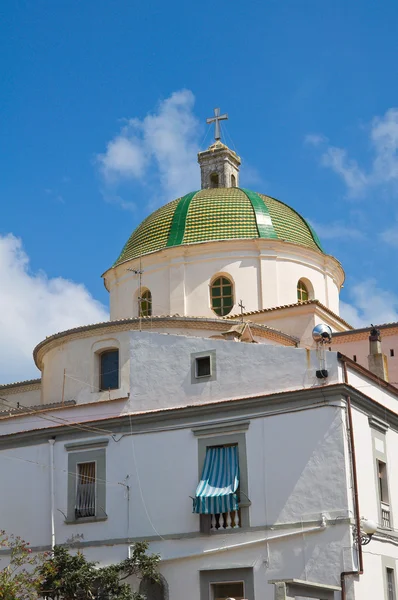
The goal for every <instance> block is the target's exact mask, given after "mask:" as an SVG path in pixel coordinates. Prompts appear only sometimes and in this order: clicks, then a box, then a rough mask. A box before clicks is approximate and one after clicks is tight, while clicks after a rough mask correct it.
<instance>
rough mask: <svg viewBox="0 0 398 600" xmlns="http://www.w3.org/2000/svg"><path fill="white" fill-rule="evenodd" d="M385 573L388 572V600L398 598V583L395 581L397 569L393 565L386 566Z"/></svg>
mask: <svg viewBox="0 0 398 600" xmlns="http://www.w3.org/2000/svg"><path fill="white" fill-rule="evenodd" d="M385 574H386V588H387V600H397V584H396V581H395V569H393V568H392V567H385ZM390 574H392V590H391V591H392V596H391V594H390V589H389V584H390V582H389V575H390Z"/></svg>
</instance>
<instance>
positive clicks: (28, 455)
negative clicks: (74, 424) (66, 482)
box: [0, 427, 66, 546]
mask: <svg viewBox="0 0 398 600" xmlns="http://www.w3.org/2000/svg"><path fill="white" fill-rule="evenodd" d="M1 429H3V427H2V428H1ZM3 432H4V431H2V433H3ZM49 461H50V453H49V444H47V443H44V444H40V445H36V446H25V447H20V448H15V449H14V448H10V449H7V450H2V451H1V452H0V481H1V492H0V522H1V529H5V530H6V531H7V532H8V533H13V534H15V535H20V536H21V537H22V538H23V539H25V540H26V541H29V542H31V544H32V545H35V546H42V545H47V544H48V543H49V542H50V541H51V526H50V494H49V489H50V471H49ZM64 475H65V476H66V473H64Z"/></svg>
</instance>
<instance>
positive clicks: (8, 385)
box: [0, 378, 41, 390]
mask: <svg viewBox="0 0 398 600" xmlns="http://www.w3.org/2000/svg"><path fill="white" fill-rule="evenodd" d="M39 383H41V379H40V378H39V379H25V380H24V381H14V382H13V383H1V384H0V390H4V389H6V388H14V387H20V386H21V387H22V386H24V385H34V384H39Z"/></svg>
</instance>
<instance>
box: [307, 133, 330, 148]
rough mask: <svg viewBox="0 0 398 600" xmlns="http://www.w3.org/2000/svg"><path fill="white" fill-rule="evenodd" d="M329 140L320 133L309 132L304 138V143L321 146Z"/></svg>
mask: <svg viewBox="0 0 398 600" xmlns="http://www.w3.org/2000/svg"><path fill="white" fill-rule="evenodd" d="M327 141H328V139H327V137H325V136H324V135H322V134H320V133H309V134H308V135H306V136H305V138H304V143H305V144H309V145H310V146H320V145H321V144H325V143H326V142H327Z"/></svg>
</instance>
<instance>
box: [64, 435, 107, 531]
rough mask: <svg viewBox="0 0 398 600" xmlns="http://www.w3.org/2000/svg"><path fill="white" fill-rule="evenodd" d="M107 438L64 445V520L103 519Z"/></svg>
mask: <svg viewBox="0 0 398 600" xmlns="http://www.w3.org/2000/svg"><path fill="white" fill-rule="evenodd" d="M108 443H109V440H108V438H95V439H91V440H82V441H73V442H69V443H67V444H65V450H66V451H67V453H68V494H67V515H66V520H65V522H66V523H68V524H69V523H76V522H79V523H84V522H85V521H103V520H105V519H107V514H106V446H107V445H108Z"/></svg>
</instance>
